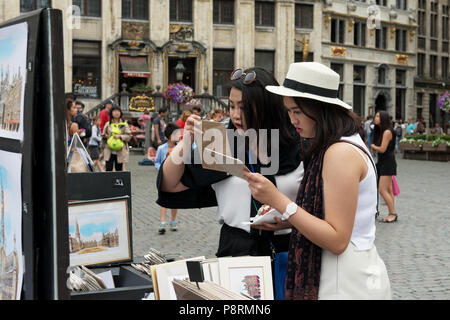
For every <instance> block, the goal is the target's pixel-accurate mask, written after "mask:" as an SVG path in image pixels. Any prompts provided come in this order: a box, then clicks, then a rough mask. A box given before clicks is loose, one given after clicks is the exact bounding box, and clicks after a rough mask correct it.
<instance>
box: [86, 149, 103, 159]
mask: <svg viewBox="0 0 450 320" xmlns="http://www.w3.org/2000/svg"><path fill="white" fill-rule="evenodd" d="M88 150H89V155H90V156H91V159H92V160H94V161H95V160H98V158H99V157H100V153H99V150H98V147H97V146H88Z"/></svg>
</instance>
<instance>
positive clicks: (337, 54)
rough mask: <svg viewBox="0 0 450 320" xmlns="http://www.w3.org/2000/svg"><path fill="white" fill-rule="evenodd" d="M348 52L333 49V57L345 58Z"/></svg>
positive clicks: (336, 48) (341, 49)
mask: <svg viewBox="0 0 450 320" xmlns="http://www.w3.org/2000/svg"><path fill="white" fill-rule="evenodd" d="M346 52H347V49H346V48H343V47H331V55H332V56H334V57H345V54H346Z"/></svg>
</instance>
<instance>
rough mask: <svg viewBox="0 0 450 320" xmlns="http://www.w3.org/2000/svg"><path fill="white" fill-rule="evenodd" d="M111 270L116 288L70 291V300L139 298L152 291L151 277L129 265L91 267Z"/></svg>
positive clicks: (98, 271)
mask: <svg viewBox="0 0 450 320" xmlns="http://www.w3.org/2000/svg"><path fill="white" fill-rule="evenodd" d="M109 270H111V272H112V274H113V278H114V283H115V285H116V288H114V289H104V290H99V291H88V292H72V293H71V298H72V300H141V299H143V298H145V295H146V294H148V293H150V292H153V284H152V279H151V278H150V277H149V276H147V275H145V274H143V273H142V272H139V271H137V270H135V269H134V268H133V267H131V266H120V267H110V268H96V269H93V270H92V271H94V272H95V273H100V272H104V271H109Z"/></svg>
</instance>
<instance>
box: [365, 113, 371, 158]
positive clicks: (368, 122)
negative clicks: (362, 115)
mask: <svg viewBox="0 0 450 320" xmlns="http://www.w3.org/2000/svg"><path fill="white" fill-rule="evenodd" d="M372 122H373V121H372V116H367V118H366V121H365V122H364V131H365V132H366V139H367V146H368V147H369V150H370V146H371V145H372V129H371V128H370V125H371V124H372Z"/></svg>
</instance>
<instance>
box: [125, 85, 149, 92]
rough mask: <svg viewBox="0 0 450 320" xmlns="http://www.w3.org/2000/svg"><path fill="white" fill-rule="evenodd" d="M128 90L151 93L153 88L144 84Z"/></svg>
mask: <svg viewBox="0 0 450 320" xmlns="http://www.w3.org/2000/svg"><path fill="white" fill-rule="evenodd" d="M130 90H131V91H135V92H148V91H153V88H152V87H151V86H146V85H145V84H137V85H134V86H132V87H131V88H130Z"/></svg>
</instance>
